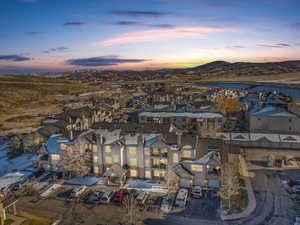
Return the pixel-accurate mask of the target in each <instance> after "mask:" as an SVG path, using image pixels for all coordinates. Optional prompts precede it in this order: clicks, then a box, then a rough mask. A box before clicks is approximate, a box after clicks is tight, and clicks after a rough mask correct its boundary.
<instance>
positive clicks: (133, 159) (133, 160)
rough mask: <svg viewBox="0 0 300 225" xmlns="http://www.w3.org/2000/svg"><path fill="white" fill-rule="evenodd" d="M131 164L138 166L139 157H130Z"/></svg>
mask: <svg viewBox="0 0 300 225" xmlns="http://www.w3.org/2000/svg"><path fill="white" fill-rule="evenodd" d="M129 165H130V166H137V159H136V158H131V159H129Z"/></svg>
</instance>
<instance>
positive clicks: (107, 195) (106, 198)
mask: <svg viewBox="0 0 300 225" xmlns="http://www.w3.org/2000/svg"><path fill="white" fill-rule="evenodd" d="M114 193H115V192H114V191H112V190H107V191H105V192H104V194H103V195H102V197H101V200H100V202H101V203H109V202H111V200H112V198H113V196H114Z"/></svg>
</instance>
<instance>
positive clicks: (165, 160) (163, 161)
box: [160, 158, 168, 165]
mask: <svg viewBox="0 0 300 225" xmlns="http://www.w3.org/2000/svg"><path fill="white" fill-rule="evenodd" d="M160 163H162V164H165V165H167V164H168V160H167V159H166V158H163V159H161V160H160Z"/></svg>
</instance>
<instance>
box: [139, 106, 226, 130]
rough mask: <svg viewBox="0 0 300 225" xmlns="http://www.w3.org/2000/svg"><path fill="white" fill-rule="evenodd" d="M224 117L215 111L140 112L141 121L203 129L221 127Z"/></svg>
mask: <svg viewBox="0 0 300 225" xmlns="http://www.w3.org/2000/svg"><path fill="white" fill-rule="evenodd" d="M223 122H224V118H223V115H222V114H220V113H215V112H187V111H184V110H183V111H180V110H178V111H176V112H142V113H140V114H139V123H156V124H164V123H165V124H170V123H173V124H175V126H176V127H178V128H187V127H189V128H190V127H191V126H192V127H193V128H194V129H196V130H198V131H200V130H201V129H214V130H217V129H220V128H221V127H222V125H223Z"/></svg>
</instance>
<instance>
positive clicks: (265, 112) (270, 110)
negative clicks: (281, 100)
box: [250, 106, 297, 117]
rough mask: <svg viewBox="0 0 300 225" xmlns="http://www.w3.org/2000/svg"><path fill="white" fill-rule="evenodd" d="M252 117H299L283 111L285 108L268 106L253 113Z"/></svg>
mask: <svg viewBox="0 0 300 225" xmlns="http://www.w3.org/2000/svg"><path fill="white" fill-rule="evenodd" d="M250 113H251V114H252V115H255V116H287V117H297V115H295V114H293V113H291V112H289V111H287V110H285V109H283V108H277V107H274V106H267V107H265V108H263V109H261V110H259V111H256V112H254V111H251V112H250Z"/></svg>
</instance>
